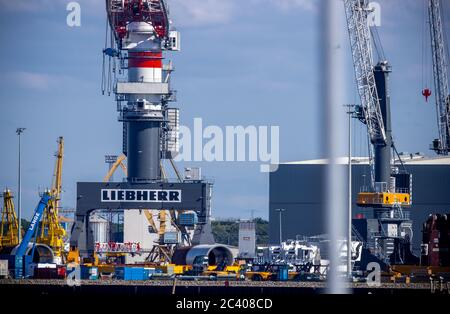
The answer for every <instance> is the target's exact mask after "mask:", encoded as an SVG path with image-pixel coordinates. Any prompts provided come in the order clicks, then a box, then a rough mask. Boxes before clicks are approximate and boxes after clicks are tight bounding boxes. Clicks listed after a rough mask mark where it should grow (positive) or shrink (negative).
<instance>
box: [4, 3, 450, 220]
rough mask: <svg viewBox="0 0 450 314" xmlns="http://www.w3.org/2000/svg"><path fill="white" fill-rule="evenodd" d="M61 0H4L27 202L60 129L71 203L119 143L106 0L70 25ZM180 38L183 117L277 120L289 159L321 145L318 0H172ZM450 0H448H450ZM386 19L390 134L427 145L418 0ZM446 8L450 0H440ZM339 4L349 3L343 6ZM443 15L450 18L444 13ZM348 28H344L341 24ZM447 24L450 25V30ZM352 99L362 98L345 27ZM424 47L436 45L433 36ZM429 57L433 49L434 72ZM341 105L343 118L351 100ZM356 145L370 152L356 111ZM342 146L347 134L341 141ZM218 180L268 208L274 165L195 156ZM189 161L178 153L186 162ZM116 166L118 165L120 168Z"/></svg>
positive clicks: (403, 144)
mask: <svg viewBox="0 0 450 314" xmlns="http://www.w3.org/2000/svg"><path fill="white" fill-rule="evenodd" d="M68 2H69V1H66V0H16V1H7V0H0V39H1V41H2V43H3V49H2V50H1V52H0V54H1V58H0V67H1V69H2V70H1V71H0V104H1V108H2V113H1V115H0V134H1V139H2V147H3V149H2V154H1V155H0V164H1V168H0V185H1V186H2V188H3V187H6V186H8V187H10V188H12V189H13V190H14V191H16V186H17V136H16V135H15V129H16V128H17V127H19V126H20V127H26V128H27V130H26V132H25V134H24V136H23V151H24V158H23V170H24V174H23V208H24V213H25V216H26V217H29V216H30V215H31V213H32V211H33V209H34V207H35V205H36V203H37V201H38V194H37V193H38V190H39V189H41V190H42V189H44V188H45V187H48V186H49V185H50V184H51V176H52V171H53V164H54V157H53V154H54V152H55V150H56V139H57V137H58V136H64V138H65V143H66V151H65V160H64V177H63V180H64V181H63V183H64V191H65V193H64V195H63V201H62V204H63V206H64V207H68V208H74V207H75V199H76V198H75V192H76V191H75V189H76V182H78V181H101V179H102V178H103V176H104V175H105V172H106V165H105V164H104V155H105V154H117V153H120V151H121V145H122V143H121V125H120V124H119V123H118V122H117V112H116V110H115V103H114V100H113V97H107V96H102V95H101V91H100V85H101V73H102V56H101V51H102V49H103V46H104V31H105V19H106V17H105V13H104V7H103V6H104V1H103V0H80V1H78V2H79V3H80V4H81V8H82V25H81V27H79V28H69V27H68V26H67V25H66V15H67V11H66V9H65V8H66V5H67V3H68ZM168 2H169V5H170V8H171V17H172V19H173V22H174V26H176V27H177V29H178V30H179V31H181V33H182V52H180V53H174V54H170V55H169V56H168V57H170V59H172V60H173V61H174V64H175V66H176V72H175V74H174V75H175V77H174V80H173V86H174V88H175V89H177V90H178V103H177V106H178V107H179V108H180V109H181V120H182V124H184V125H187V126H192V125H193V119H194V118H195V117H201V118H203V121H204V124H207V125H219V126H226V125H244V126H246V125H275V126H279V127H280V159H281V161H292V160H303V159H311V158H319V157H321V156H322V155H321V152H320V143H319V140H320V131H321V130H322V128H323V125H322V121H321V118H320V111H319V109H320V104H319V102H318V101H319V99H320V98H319V95H320V92H321V86H320V82H319V69H320V67H319V60H318V55H319V38H318V25H319V24H318V16H319V8H318V2H319V1H314V0H246V1H243V0H169V1H168ZM444 2H445V1H444ZM379 3H380V4H381V8H382V26H381V27H380V30H379V33H380V36H381V39H382V41H383V46H384V50H385V53H386V56H387V57H388V59H389V60H390V62H391V64H392V65H393V71H394V72H393V73H392V77H391V78H392V79H391V84H392V85H391V88H392V90H391V92H392V107H393V108H392V111H393V123H394V136H395V139H396V142H397V147H398V149H399V150H400V151H408V152H426V153H428V154H430V155H431V154H432V153H431V152H429V151H428V146H429V143H430V142H431V140H432V139H433V138H435V137H436V133H437V127H436V123H435V120H436V118H435V109H434V105H433V103H434V99H433V97H432V99H430V100H429V102H428V103H425V102H424V100H423V97H422V96H421V90H422V88H423V87H424V86H422V79H421V78H422V68H423V66H422V24H423V2H422V1H419V0H402V1H401V0H383V1H379ZM445 9H446V10H447V12H449V11H450V5H449V4H448V3H446V4H445ZM342 14H344V11H342ZM445 25H446V28H447V29H448V28H449V25H450V23H449V20H448V15H447V19H446V24H445ZM342 27H343V29H342V30H343V32H345V27H344V25H343V26H342ZM448 33H450V30H449V31H448ZM344 35H345V36H344V38H343V41H342V48H343V49H344V51H345V52H346V59H345V61H346V63H345V72H344V73H342V79H343V81H345V82H346V89H345V93H344V94H345V99H344V100H345V103H355V102H356V101H357V97H356V93H355V88H354V84H353V74H352V67H351V59H350V55H349V54H348V51H349V48H348V44H347V37H346V33H344ZM427 47H428V46H427ZM429 69H430V61H428V60H427V62H426V71H427V73H429ZM342 118H343V119H345V114H344V111H343V113H342ZM355 129H356V130H357V133H356V135H355V140H354V141H355V143H356V145H355V152H354V153H355V154H359V155H360V154H365V150H364V147H365V145H364V138H365V131H364V128H363V127H362V126H360V125H356V126H355ZM344 151H345V148H343V152H344ZM190 165H192V166H201V167H202V168H203V174H204V175H205V176H207V177H209V178H211V179H213V180H214V182H215V191H214V200H213V208H214V214H215V216H218V217H242V218H245V217H249V216H250V212H249V210H259V211H258V212H256V213H255V215H258V216H264V217H267V214H268V190H269V187H268V174H262V173H260V172H259V164H258V163H227V162H214V163H206V162H204V163H191V164H190ZM180 166H182V165H180ZM118 178H119V177H118V176H116V179H118Z"/></svg>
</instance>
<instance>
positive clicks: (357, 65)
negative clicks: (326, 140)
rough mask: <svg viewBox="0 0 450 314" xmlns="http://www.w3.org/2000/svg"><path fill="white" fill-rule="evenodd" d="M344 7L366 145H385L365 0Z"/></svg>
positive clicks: (346, 3)
mask: <svg viewBox="0 0 450 314" xmlns="http://www.w3.org/2000/svg"><path fill="white" fill-rule="evenodd" d="M344 3H345V13H346V16H347V27H348V33H349V36H350V46H351V51H352V57H353V67H354V70H355V79H356V84H357V88H358V93H359V97H360V99H361V105H362V108H363V113H364V120H365V123H366V125H367V129H368V132H369V137H370V141H371V142H372V144H374V145H385V144H386V132H385V128H384V123H383V118H382V114H381V108H380V101H379V97H378V93H377V88H376V82H375V75H374V73H373V65H374V62H373V56H372V42H371V37H370V29H369V24H368V15H369V14H370V12H371V10H370V9H369V6H368V1H367V0H345V1H344Z"/></svg>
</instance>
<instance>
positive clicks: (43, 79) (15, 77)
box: [10, 71, 55, 90]
mask: <svg viewBox="0 0 450 314" xmlns="http://www.w3.org/2000/svg"><path fill="white" fill-rule="evenodd" d="M10 78H11V80H12V81H13V82H14V84H17V85H19V86H21V87H25V88H30V89H37V90H47V89H49V88H50V85H51V84H52V82H53V81H54V80H55V78H53V77H52V76H50V75H48V74H43V73H33V72H25V71H17V72H13V73H11V74H10Z"/></svg>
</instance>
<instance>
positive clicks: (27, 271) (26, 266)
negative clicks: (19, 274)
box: [23, 255, 34, 278]
mask: <svg viewBox="0 0 450 314" xmlns="http://www.w3.org/2000/svg"><path fill="white" fill-rule="evenodd" d="M32 263H33V257H32V256H31V255H25V256H24V257H23V274H24V277H25V278H31V277H34V272H33V269H32V268H31V267H30V266H31V264H32Z"/></svg>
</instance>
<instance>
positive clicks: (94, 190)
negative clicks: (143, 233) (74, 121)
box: [71, 0, 214, 255]
mask: <svg viewBox="0 0 450 314" xmlns="http://www.w3.org/2000/svg"><path fill="white" fill-rule="evenodd" d="M106 11H107V16H108V22H109V26H110V29H111V33H112V36H113V40H112V42H111V45H112V47H108V48H105V50H104V55H105V56H107V57H109V58H111V59H113V60H114V61H117V62H118V64H119V65H120V72H122V73H124V74H125V75H124V77H120V78H117V79H116V80H115V82H114V89H113V91H114V94H115V98H116V101H117V109H118V111H119V121H120V122H122V123H123V152H124V154H125V155H126V156H127V166H128V173H127V181H126V182H120V183H114V182H105V183H103V182H98V183H95V182H94V183H85V182H82V183H78V186H77V193H78V202H77V213H76V221H75V224H74V228H73V232H72V237H71V247H72V250H73V251H75V250H79V251H80V253H86V254H87V255H90V254H92V252H93V240H92V231H91V230H90V227H89V214H90V213H91V212H92V211H93V210H96V209H104V210H118V209H121V210H133V209H134V210H136V209H140V210H144V209H155V210H170V211H186V210H188V211H189V210H192V211H195V212H196V213H197V215H198V221H199V223H198V225H197V226H196V229H195V232H194V236H193V240H192V244H194V245H195V244H213V243H214V238H213V236H212V232H211V226H210V220H209V217H210V212H211V203H210V202H211V193H212V184H211V183H209V182H206V181H204V180H202V179H201V178H198V180H177V181H175V182H171V181H170V180H169V179H167V178H165V177H164V175H162V170H161V169H162V166H161V163H162V160H163V159H168V160H170V161H172V160H173V158H174V157H175V156H176V155H177V153H178V133H179V111H178V109H177V108H173V107H169V103H170V102H173V101H175V100H176V99H175V91H174V90H173V89H172V87H171V82H170V81H171V80H170V79H171V75H172V72H173V65H172V62H168V63H165V62H164V58H165V56H164V55H165V52H167V51H179V50H180V35H179V33H178V32H177V31H174V30H172V29H171V27H170V21H169V17H168V9H167V5H166V2H165V1H163V0H106ZM80 239H82V241H79V240H80Z"/></svg>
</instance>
